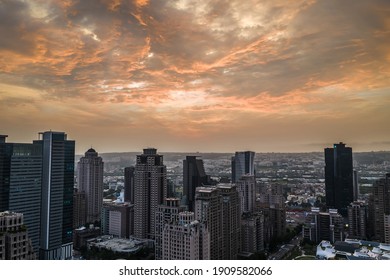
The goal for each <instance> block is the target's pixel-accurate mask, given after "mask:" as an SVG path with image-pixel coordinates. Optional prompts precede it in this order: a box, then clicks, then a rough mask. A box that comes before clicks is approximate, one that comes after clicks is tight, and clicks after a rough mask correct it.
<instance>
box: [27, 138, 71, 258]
mask: <svg viewBox="0 0 390 280" xmlns="http://www.w3.org/2000/svg"><path fill="white" fill-rule="evenodd" d="M40 135H41V136H42V138H41V139H40V140H36V141H34V142H33V143H34V144H38V145H41V147H42V193H41V228H40V229H41V230H40V252H39V258H40V259H45V260H55V259H67V258H70V257H71V256H72V231H73V186H74V151H75V141H72V140H67V135H66V134H65V133H64V132H52V131H47V132H43V133H40Z"/></svg>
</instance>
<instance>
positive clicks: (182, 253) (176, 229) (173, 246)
mask: <svg viewBox="0 0 390 280" xmlns="http://www.w3.org/2000/svg"><path fill="white" fill-rule="evenodd" d="M203 227H204V225H203V224H201V223H199V222H198V221H197V220H195V219H194V213H193V212H187V211H185V212H180V213H179V215H178V221H173V222H172V223H164V227H163V231H162V259H163V260H201V259H209V256H208V253H209V250H208V244H209V242H208V237H209V236H208V232H207V231H206V230H204V229H203Z"/></svg>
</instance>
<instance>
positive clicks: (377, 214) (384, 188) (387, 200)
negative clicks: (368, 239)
mask: <svg viewBox="0 0 390 280" xmlns="http://www.w3.org/2000/svg"><path fill="white" fill-rule="evenodd" d="M369 211H370V213H369V220H370V222H371V225H370V229H371V232H370V235H371V236H372V239H374V240H377V241H380V242H385V237H386V225H387V224H388V223H387V220H388V215H390V173H388V174H386V177H385V178H382V179H379V180H377V181H376V182H375V183H374V185H373V187H372V194H371V195H370V201H369Z"/></svg>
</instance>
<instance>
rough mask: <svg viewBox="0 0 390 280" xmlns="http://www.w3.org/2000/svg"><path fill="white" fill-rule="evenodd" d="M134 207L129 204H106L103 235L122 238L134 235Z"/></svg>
mask: <svg viewBox="0 0 390 280" xmlns="http://www.w3.org/2000/svg"><path fill="white" fill-rule="evenodd" d="M133 217H134V209H133V205H131V204H130V203H129V202H105V203H103V208H102V221H101V227H102V233H103V234H106V235H113V236H116V237H120V238H129V237H130V235H132V234H133V228H132V227H131V225H132V224H133V223H132V219H133Z"/></svg>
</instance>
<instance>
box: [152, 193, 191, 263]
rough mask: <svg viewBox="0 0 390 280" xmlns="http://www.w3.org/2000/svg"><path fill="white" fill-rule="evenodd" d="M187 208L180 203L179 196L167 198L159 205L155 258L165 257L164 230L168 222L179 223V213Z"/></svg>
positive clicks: (170, 223) (171, 223)
mask: <svg viewBox="0 0 390 280" xmlns="http://www.w3.org/2000/svg"><path fill="white" fill-rule="evenodd" d="M185 210H186V206H184V205H180V200H179V199H178V198H166V199H165V200H164V204H161V205H159V206H158V208H157V211H156V230H155V258H156V260H162V259H163V241H164V239H163V232H164V229H165V228H166V226H165V225H166V224H169V225H177V224H178V221H179V214H180V213H181V212H184V211H185Z"/></svg>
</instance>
